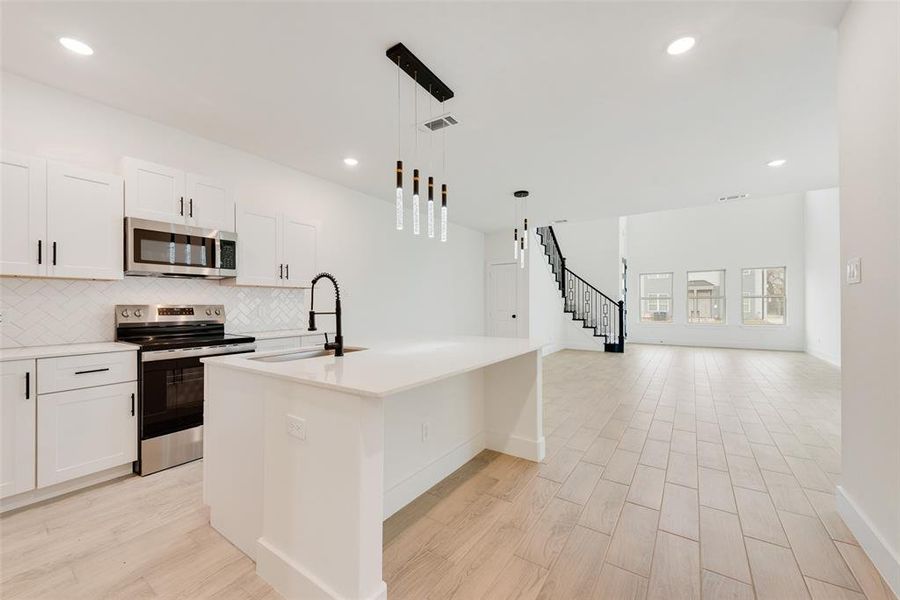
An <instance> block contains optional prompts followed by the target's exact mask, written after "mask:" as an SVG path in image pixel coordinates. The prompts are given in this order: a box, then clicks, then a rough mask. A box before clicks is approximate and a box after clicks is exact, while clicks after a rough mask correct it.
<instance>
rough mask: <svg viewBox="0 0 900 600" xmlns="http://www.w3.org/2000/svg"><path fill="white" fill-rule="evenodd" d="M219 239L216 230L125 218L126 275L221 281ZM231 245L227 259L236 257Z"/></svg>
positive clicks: (227, 250) (227, 249) (232, 243)
mask: <svg viewBox="0 0 900 600" xmlns="http://www.w3.org/2000/svg"><path fill="white" fill-rule="evenodd" d="M232 236H234V234H230V235H226V236H225V237H229V238H230V237H232ZM221 237H222V234H220V232H219V231H218V230H215V229H203V228H200V227H189V226H187V225H178V224H175V223H162V222H159V221H148V220H145V219H133V218H128V219H125V245H126V247H125V274H126V275H156V276H160V275H168V276H176V277H179V276H180V277H210V278H221V277H222V276H223V275H222V273H221V271H220V268H219V266H220V262H221V257H220V256H219V254H220V252H221V251H222V247H221V244H220V238H221ZM230 244H231V246H230V247H228V248H226V254H227V255H228V258H230V257H232V256H233V255H234V254H236V252H235V251H234V242H233V241H232V242H230ZM230 260H232V261H233V258H230ZM233 273H234V269H232V270H231V272H230V273H228V274H229V275H231V274H233Z"/></svg>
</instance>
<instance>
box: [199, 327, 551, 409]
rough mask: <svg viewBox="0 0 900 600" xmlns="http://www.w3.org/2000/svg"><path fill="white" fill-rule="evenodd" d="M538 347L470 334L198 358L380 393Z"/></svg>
mask: <svg viewBox="0 0 900 600" xmlns="http://www.w3.org/2000/svg"><path fill="white" fill-rule="evenodd" d="M541 346H543V342H541V341H538V340H533V339H522V338H495V337H474V336H473V337H449V338H440V339H428V340H397V341H384V342H373V343H350V344H346V345H345V347H363V348H366V349H365V350H361V351H358V352H349V353H347V354H345V355H344V356H343V357H341V358H336V357H334V356H322V357H318V358H306V359H302V360H294V361H287V362H263V361H258V360H253V358H256V357H261V356H269V355H278V354H287V353H289V351H284V350H280V351H275V352H265V353H256V354H235V355H232V356H216V357H209V358H204V359H201V360H202V361H203V362H204V363H206V364H209V365H215V366H222V367H228V368H232V369H237V370H241V371H248V372H251V373H257V374H261V375H268V376H271V377H275V378H277V379H286V380H289V381H294V382H297V383H302V384H307V385H311V386H315V387H322V388H328V389H334V390H338V391H342V392H347V393H351V394H355V395H360V396H372V397H376V398H381V397H385V396H391V395H393V394H397V393H399V392H403V391H405V390H409V389H412V388H416V387H419V386H422V385H426V384H429V383H433V382H435V381H440V380H441V379H446V378H448V377H453V376H455V375H459V374H462V373H466V372H468V371H474V370H475V369H480V368H483V367H486V366H488V365H492V364H494V363H498V362H502V361H504V360H507V359H510V358H515V357H517V356H521V355H523V354H527V353H529V352H534V351H536V350H540V348H541ZM293 352H296V350H294V351H293Z"/></svg>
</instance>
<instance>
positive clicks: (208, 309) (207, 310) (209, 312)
mask: <svg viewBox="0 0 900 600" xmlns="http://www.w3.org/2000/svg"><path fill="white" fill-rule="evenodd" d="M211 314H212V309H211V308H207V309H206V316H207V317H208V316H210V315H211Z"/></svg>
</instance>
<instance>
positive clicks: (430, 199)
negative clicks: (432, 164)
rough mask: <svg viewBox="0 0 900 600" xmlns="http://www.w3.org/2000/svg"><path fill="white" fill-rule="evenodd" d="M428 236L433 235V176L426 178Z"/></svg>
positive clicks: (431, 236)
mask: <svg viewBox="0 0 900 600" xmlns="http://www.w3.org/2000/svg"><path fill="white" fill-rule="evenodd" d="M427 218H428V223H427V225H428V237H430V238H433V237H434V177H429V178H428V215H427Z"/></svg>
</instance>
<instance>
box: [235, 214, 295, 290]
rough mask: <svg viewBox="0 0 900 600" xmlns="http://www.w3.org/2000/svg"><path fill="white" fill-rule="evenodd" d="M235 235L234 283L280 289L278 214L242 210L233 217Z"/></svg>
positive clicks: (281, 279) (279, 229) (280, 264)
mask: <svg viewBox="0 0 900 600" xmlns="http://www.w3.org/2000/svg"><path fill="white" fill-rule="evenodd" d="M237 234H238V243H237V246H238V262H237V272H238V274H237V278H236V280H235V283H236V284H237V285H265V286H274V287H280V286H281V282H282V281H283V273H284V271H283V269H284V267H283V261H282V259H281V217H280V216H279V214H278V213H275V212H268V211H265V210H257V209H255V208H247V207H243V206H242V207H240V208H239V210H238V215H237ZM279 267H281V268H279Z"/></svg>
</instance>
